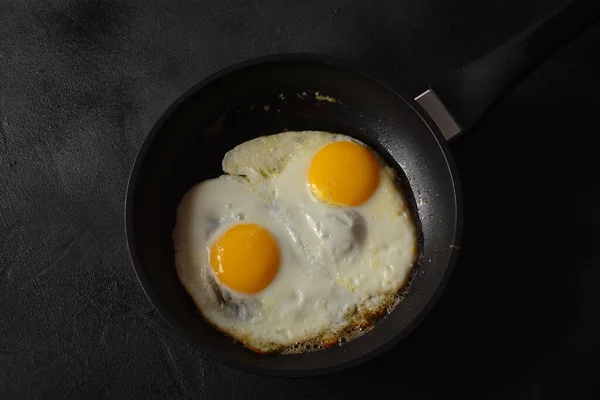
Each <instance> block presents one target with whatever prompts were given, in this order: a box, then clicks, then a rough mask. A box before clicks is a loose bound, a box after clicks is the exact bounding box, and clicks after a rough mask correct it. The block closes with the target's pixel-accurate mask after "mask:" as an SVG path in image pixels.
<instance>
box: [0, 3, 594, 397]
mask: <svg viewBox="0 0 600 400" xmlns="http://www.w3.org/2000/svg"><path fill="white" fill-rule="evenodd" d="M563 2H564V0H527V1H524V0H486V1H481V0H462V1H450V0H419V1H413V0H400V1H377V2H376V1H372V2H363V1H359V0H352V1H316V0H312V1H283V0H279V1H270V2H267V1H262V2H261V1H255V2H244V1H232V0H198V1H190V0H183V1H169V0H165V1H158V0H150V1H141V0H132V1H117V0H106V1H101V0H69V1H41V0H32V1H27V2H23V1H16V0H0V398H3V399H4V398H61V397H69V398H81V397H85V398H88V397H89V398H99V397H101V398H132V397H133V398H161V399H162V398H170V397H186V398H187V397H189V398H192V397H195V398H203V397H206V398H221V397H223V398H263V397H270V396H273V397H278V398H290V399H292V398H307V397H310V398H325V397H333V398H360V397H368V396H371V395H375V394H378V393H379V392H380V391H381V392H383V391H384V390H387V391H389V392H390V393H395V394H396V395H397V396H398V397H400V396H402V398H415V399H420V398H446V397H448V396H450V395H460V398H471V397H475V398H511V399H526V398H599V397H600V387H599V386H598V383H597V372H598V367H597V365H598V364H597V358H598V356H599V355H600V354H599V348H600V345H599V343H598V337H600V327H599V324H598V322H599V319H600V313H599V312H598V305H600V290H598V289H597V285H598V284H599V282H600V271H599V269H600V253H599V252H598V251H597V246H598V241H599V239H600V234H599V232H600V229H599V228H600V179H598V175H599V174H598V171H600V159H599V158H598V157H597V154H596V152H597V147H596V146H594V143H593V139H594V137H595V136H598V125H597V120H598V106H599V105H600V104H599V101H598V98H597V93H598V92H599V91H600V74H599V73H598V71H600V61H599V60H598V59H597V57H595V53H597V52H598V49H599V43H600V27H596V28H594V29H592V30H590V31H588V32H587V33H586V34H585V35H584V36H582V37H580V38H579V39H578V40H576V41H575V42H573V43H572V44H571V45H570V46H568V47H567V48H565V49H564V50H562V51H561V52H560V53H558V54H557V55H556V56H555V57H553V58H552V59H551V60H550V61H549V62H547V63H546V64H545V65H543V67H542V68H541V69H540V70H538V71H537V72H535V73H534V74H533V75H532V76H531V77H530V78H528V79H527V80H526V81H525V82H523V84H521V85H520V86H519V87H518V88H517V89H516V90H515V91H514V92H513V93H512V94H511V95H510V96H509V97H508V98H506V100H505V101H503V102H502V103H501V104H500V105H499V106H498V107H497V108H496V109H495V110H494V112H493V113H491V114H489V115H488V116H487V118H486V119H485V120H484V121H483V122H482V124H481V125H480V126H478V128H477V129H476V130H475V131H473V132H471V133H470V134H469V135H468V136H467V137H464V138H463V139H462V140H460V141H458V142H456V143H454V144H453V146H452V147H453V152H454V154H455V156H456V159H457V163H458V166H459V170H460V174H461V178H462V180H463V186H464V192H465V210H466V222H465V235H464V241H463V246H462V250H461V252H462V253H461V255H460V258H459V262H458V265H457V269H456V272H455V273H454V275H453V277H452V278H451V281H450V283H449V286H448V288H447V290H446V292H445V293H444V295H443V296H442V298H441V300H440V301H439V302H438V305H437V306H436V308H435V309H434V310H433V312H432V313H431V314H430V315H429V316H428V317H427V319H426V320H425V321H424V323H423V324H422V325H421V326H420V327H419V328H417V330H415V331H414V333H413V334H411V335H410V336H409V337H408V338H407V339H406V340H404V341H403V342H402V343H401V344H399V345H398V346H396V347H395V348H394V349H392V350H391V351H390V352H388V353H386V354H385V355H383V356H381V357H379V358H377V359H375V360H373V361H371V362H369V363H367V364H365V365H362V366H359V367H357V368H354V369H352V370H349V371H345V372H341V373H338V374H335V375H332V376H327V377H321V378H314V379H301V380H288V379H274V378H265V377H260V376H254V375H250V374H246V373H243V372H239V371H237V370H234V369H231V368H229V367H226V366H223V365H220V364H218V363H217V362H215V361H213V360H211V359H208V358H207V357H205V356H203V355H202V354H201V353H199V352H198V351H196V350H195V349H194V348H192V347H191V346H190V345H188V344H187V343H185V342H184V341H183V340H182V339H181V338H179V337H178V336H177V335H176V334H175V332H174V330H173V329H172V328H171V327H170V326H168V325H167V324H166V323H165V322H164V321H163V320H162V318H161V317H160V316H159V315H158V314H157V313H156V312H155V311H154V310H153V308H152V306H151V304H150V302H149V301H148V300H147V299H146V297H145V295H144V294H143V292H142V289H141V287H140V286H139V284H138V282H137V280H136V277H135V274H134V272H133V269H132V268H131V266H130V263H129V258H128V253H127V249H126V245H125V236H124V230H123V201H124V194H125V189H126V182H127V178H128V173H129V169H130V167H131V164H132V162H133V160H134V157H135V155H136V152H137V150H138V148H139V146H140V144H141V142H142V140H143V139H144V137H145V135H146V134H147V133H148V131H149V130H150V128H151V126H152V125H153V123H154V122H155V120H156V119H157V118H158V117H159V116H160V115H161V113H162V112H163V111H164V110H165V108H166V107H168V106H169V104H170V103H171V102H172V101H173V100H174V99H175V98H176V97H178V96H179V95H180V94H181V93H182V92H184V91H185V90H186V89H187V88H188V87H189V86H191V85H192V84H194V83H195V82H196V81H198V80H199V79H201V78H202V77H204V76H205V75H207V74H209V73H211V72H213V71H215V70H217V69H219V68H221V67H224V66H226V65H227V64H230V63H232V62H235V61H239V60H242V59H244V58H248V57H253V56H258V55H264V54H269V53H277V52H291V51H294V52H296V51H302V52H315V53H322V54H330V55H334V56H337V57H340V58H343V59H347V60H352V61H354V62H357V63H359V64H362V65H364V66H365V67H366V68H367V69H369V70H371V71H372V72H374V73H375V74H377V75H378V76H379V77H381V78H382V79H384V80H386V81H387V82H389V83H390V84H391V85H392V86H396V87H399V88H405V89H406V90H407V91H408V92H409V93H411V94H418V93H419V91H420V90H421V89H423V88H424V87H425V86H426V84H427V83H428V82H430V81H432V80H434V79H435V78H436V77H438V76H440V75H442V74H443V73H444V71H448V70H449V69H450V68H452V67H454V66H457V65H459V64H460V63H463V62H465V61H467V60H469V59H472V58H473V57H476V56H478V55H480V54H482V53H484V52H485V51H487V50H490V49H491V48H493V47H494V46H496V45H497V44H499V43H501V42H502V41H504V40H505V39H507V38H508V37H510V36H511V35H512V34H514V33H516V32H518V31H519V30H521V29H522V28H524V27H525V26H527V25H528V24H530V23H531V22H533V21H535V20H536V19H537V18H539V17H541V16H543V15H544V14H545V13H547V12H549V11H551V10H552V9H554V8H555V7H557V6H560V5H561V4H562V3H563ZM381 396H383V394H381Z"/></svg>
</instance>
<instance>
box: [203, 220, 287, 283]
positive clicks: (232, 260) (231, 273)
mask: <svg viewBox="0 0 600 400" xmlns="http://www.w3.org/2000/svg"><path fill="white" fill-rule="evenodd" d="M280 258H281V256H280V253H279V247H278V246H277V241H276V240H275V238H274V237H273V235H271V233H270V232H269V231H268V230H266V229H265V228H263V227H262V226H260V225H256V224H239V225H235V226H234V227H232V228H231V229H229V230H228V231H227V232H225V233H224V234H222V235H221V237H219V239H218V240H217V241H216V242H215V243H214V244H213V245H212V247H211V249H210V265H211V267H212V269H213V271H215V274H216V275H217V277H218V278H219V280H220V281H221V282H222V283H223V284H225V285H226V286H228V287H229V288H231V289H233V290H237V291H239V292H242V293H247V294H253V293H258V292H260V291H261V290H263V289H264V288H266V287H267V286H269V284H270V283H271V281H272V280H273V279H274V278H275V276H276V275H277V271H278V270H279V263H280Z"/></svg>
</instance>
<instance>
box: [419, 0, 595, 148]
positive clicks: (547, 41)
mask: <svg viewBox="0 0 600 400" xmlns="http://www.w3.org/2000/svg"><path fill="white" fill-rule="evenodd" d="M599 19H600V0H574V1H570V2H569V3H567V4H566V5H565V6H563V7H562V8H559V9H558V10H556V11H554V12H552V13H551V14H550V15H548V16H547V17H546V18H544V19H542V20H541V21H539V22H538V23H536V24H535V25H533V26H531V27H530V28H528V29H527V30H525V31H523V32H522V33H520V34H518V35H517V36H515V37H513V38H512V39H510V40H509V41H508V42H506V43H504V44H503V45H501V46H500V47H498V48H496V49H494V50H492V51H491V52H489V53H488V54H486V55H484V56H483V57H482V58H480V59H478V60H476V61H474V62H471V63H470V64H467V65H465V66H463V67H461V68H459V69H458V70H456V71H454V72H452V73H450V74H449V75H447V76H446V77H445V78H443V79H441V80H439V81H438V82H435V83H434V84H432V85H430V86H429V89H428V90H426V91H425V92H424V93H422V94H421V95H419V96H417V97H416V98H415V100H416V101H417V102H418V103H419V104H420V105H421V106H422V107H423V108H424V109H425V111H427V113H428V114H429V115H430V116H431V118H432V119H433V121H434V122H435V123H436V124H437V125H438V127H439V128H440V130H441V131H442V134H443V135H444V137H445V138H446V139H447V140H450V139H453V138H454V137H455V136H457V135H458V134H459V133H461V132H464V131H467V130H469V129H471V128H472V127H473V126H475V124H476V123H477V122H478V121H479V120H480V119H481V118H482V116H483V115H484V114H485V112H486V111H487V110H488V109H489V108H490V107H491V106H492V105H494V104H495V103H496V102H497V101H498V100H500V99H501V98H502V97H503V96H504V95H505V94H506V93H507V92H508V91H509V90H510V89H512V88H513V87H514V86H516V85H517V84H518V83H519V82H520V81H521V80H522V79H523V78H524V77H525V76H526V75H527V74H529V73H530V72H531V71H533V70H534V69H535V68H536V67H537V66H538V65H540V64H541V63H543V62H544V61H545V60H546V59H548V58H549V57H550V56H551V55H552V54H554V53H555V52H556V51H557V50H559V49H560V48H561V47H562V46H563V45H565V44H567V43H568V42H569V41H571V40H572V39H574V38H575V37H576V36H578V35H579V34H580V33H582V32H583V31H585V30H586V29H587V28H589V27H591V26H593V25H594V24H595V23H596V22H598V21H599Z"/></svg>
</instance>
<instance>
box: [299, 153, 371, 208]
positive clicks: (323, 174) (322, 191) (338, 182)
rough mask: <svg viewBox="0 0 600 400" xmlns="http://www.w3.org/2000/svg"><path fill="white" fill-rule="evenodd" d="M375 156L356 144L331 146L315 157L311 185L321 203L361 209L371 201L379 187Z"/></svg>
mask: <svg viewBox="0 0 600 400" xmlns="http://www.w3.org/2000/svg"><path fill="white" fill-rule="evenodd" d="M379 179H380V171H379V163H378V162H377V158H375V155H374V154H373V153H372V152H371V150H369V149H368V148H366V147H365V146H361V145H359V144H357V143H354V142H343V141H342V142H335V143H331V144H328V145H327V146H325V147H323V148H322V149H321V150H319V151H318V152H317V154H315V156H314V157H313V159H312V162H311V164H310V168H309V171H308V183H309V187H310V189H311V191H312V193H313V194H314V195H315V196H316V197H317V199H319V200H321V201H323V202H325V203H329V204H332V205H336V206H357V205H360V204H362V203H364V202H365V201H367V200H368V199H369V198H370V197H371V196H372V195H373V193H374V192H375V190H376V189H377V186H378V185H379Z"/></svg>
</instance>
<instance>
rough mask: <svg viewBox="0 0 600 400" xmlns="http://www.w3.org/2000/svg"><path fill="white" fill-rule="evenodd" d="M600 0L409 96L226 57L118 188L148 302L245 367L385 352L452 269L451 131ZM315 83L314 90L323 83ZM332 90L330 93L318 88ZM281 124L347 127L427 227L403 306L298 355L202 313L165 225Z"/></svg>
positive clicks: (373, 83)
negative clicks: (243, 339) (394, 179)
mask: <svg viewBox="0 0 600 400" xmlns="http://www.w3.org/2000/svg"><path fill="white" fill-rule="evenodd" d="M599 8H600V1H598V0H580V1H576V2H573V3H571V4H569V5H568V6H566V7H565V8H563V9H562V10H560V11H558V12H556V13H554V14H553V15H551V16H550V17H549V18H547V19H545V20H544V21H542V22H541V23H539V24H538V25H536V26H534V27H533V28H531V29H530V30H528V31H526V32H524V33H523V34H521V35H519V36H517V37H516V38H514V39H513V40H511V41H510V42H508V43H507V44H505V45H504V46H502V47H500V48H499V49H497V50H495V51H494V52H492V53H490V54H488V55H487V56H486V57H484V58H483V59H481V60H479V61H477V62H475V63H473V64H470V65H468V66H466V67H464V68H462V69H460V70H458V71H457V72H455V73H454V74H452V75H450V76H449V77H448V78H447V79H446V80H443V81H441V82H439V83H438V84H436V85H432V86H431V87H430V89H429V90H428V91H427V92H425V93H424V94H423V95H422V96H420V97H418V98H417V99H416V100H417V101H415V100H413V99H412V98H410V97H407V96H403V95H401V94H398V92H397V91H395V90H392V89H390V88H389V87H387V86H385V85H384V84H382V83H381V82H379V81H377V80H375V79H373V78H372V77H370V76H368V75H365V74H363V73H361V72H358V71H357V70H355V69H353V68H351V67H348V66H346V65H343V64H342V63H340V62H338V61H334V60H332V59H330V58H325V57H319V56H312V55H276V56H269V57H264V58H259V59H254V60H250V61H246V62H242V63H240V64H237V65H234V66H232V67H229V68H226V69H224V70H222V71H220V72H217V73H216V74H214V75H212V76H210V77H208V78H206V79H205V80H203V81H202V82H200V83H199V84H197V85H196V86H194V87H193V88H191V89H190V90H189V91H188V92H187V93H185V94H184V95H183V96H181V97H180V98H179V99H178V100H177V101H176V102H175V104H173V105H172V106H171V107H170V108H169V109H168V110H167V111H166V112H165V114H164V115H163V117H162V118H161V119H160V120H159V121H158V122H157V123H156V125H155V126H154V128H153V129H152V131H151V133H150V134H149V136H148V138H147V139H146V141H145V142H144V144H143V145H142V148H141V150H140V152H139V155H138V157H137V159H136V161H135V165H134V166H133V170H132V172H131V178H130V181H129V187H128V191H127V200H126V210H125V211H126V217H125V220H126V229H127V240H128V245H129V250H130V253H131V258H132V262H133V264H134V266H135V270H136V272H137V275H138V278H139V280H140V283H141V284H142V286H143V288H144V290H145V292H146V294H147V295H148V297H149V298H150V300H151V301H152V303H153V304H154V306H155V307H156V309H157V310H158V311H159V312H160V314H162V315H163V317H164V318H165V319H166V320H167V321H169V322H170V323H171V324H172V325H173V326H174V327H175V328H176V330H177V331H179V333H180V334H181V335H182V336H183V337H185V338H186V339H187V340H188V341H189V342H191V343H192V344H194V345H195V346H196V347H197V348H199V349H200V350H202V351H203V352H204V353H206V354H208V355H210V356H212V357H214V358H215V359H217V360H219V361H221V362H224V363H226V364H229V365H232V366H234V367H238V368H241V369H244V370H247V371H251V372H256V373H263V374H270V375H279V376H308V375H317V374H324V373H328V372H332V371H336V370H340V369H342V368H347V367H350V366H352V365H356V364H358V363H360V362H363V361H365V360H367V359H369V358H372V357H374V356H376V355H377V354H380V353H381V352H383V351H384V350H386V349H388V348H389V347H390V346H392V345H393V344H394V343H396V342H397V341H398V340H400V339H401V338H403V337H404V336H406V335H407V334H408V333H409V332H410V331H411V330H412V329H413V328H414V327H415V326H416V325H417V323H418V322H419V321H421V320H422V319H423V317H424V315H425V314H426V313H427V312H428V311H429V309H430V308H431V307H432V305H433V303H434V302H435V300H436V299H437V298H438V297H439V295H440V292H441V290H442V289H443V287H444V285H445V282H446V281H447V280H448V277H449V275H450V272H451V270H452V267H453V265H454V262H455V260H456V258H457V255H458V251H459V240H460V235H461V229H462V209H461V194H460V187H459V182H458V177H457V174H456V170H455V168H454V164H453V162H452V158H451V155H450V153H449V151H448V147H447V145H446V139H450V138H452V137H454V136H455V135H456V134H458V133H459V132H461V131H465V130H468V129H469V128H471V127H472V126H473V125H474V124H475V123H476V122H477V121H478V120H479V119H480V117H481V116H482V115H483V113H484V112H485V111H486V110H487V109H488V108H489V106H490V105H491V104H492V103H493V102H494V101H495V100H496V99H497V98H498V96H499V94H501V93H502V92H504V91H506V90H507V89H508V88H510V86H511V85H513V84H515V83H516V82H517V81H518V80H519V78H521V77H522V76H524V74H525V73H526V72H528V71H529V70H531V69H532V68H533V67H534V66H536V65H537V64H538V63H540V62H541V61H543V60H544V59H545V58H546V57H547V56H548V55H549V54H550V53H552V52H553V51H554V50H556V49H557V48H558V47H559V45H561V44H563V43H566V42H567V41H568V40H569V39H571V38H572V37H574V36H575V35H576V34H578V33H579V32H581V31H582V30H583V29H584V28H586V27H588V26H590V25H592V24H593V23H594V22H595V21H596V20H597V19H598V11H599ZM317 92H318V94H317ZM323 95H326V96H331V97H333V98H335V99H336V102H329V101H327V100H323V97H322V96H323ZM285 130H322V131H331V132H337V133H343V134H347V135H350V136H353V137H355V138H357V139H359V140H361V141H363V142H365V143H366V144H368V145H369V146H371V147H372V148H373V149H375V150H376V151H377V152H378V153H379V154H381V155H382V156H383V157H384V158H385V159H386V160H387V162H388V163H389V165H391V166H393V167H395V169H396V170H397V172H398V174H399V176H400V179H401V180H403V181H404V182H408V186H409V188H407V193H406V195H407V196H408V198H409V199H411V203H412V206H413V211H414V215H415V217H416V218H417V219H418V221H419V224H420V227H421V231H422V249H421V256H420V263H419V266H418V267H417V269H416V273H415V275H414V278H413V280H412V283H411V285H410V288H409V290H408V292H407V294H406V297H405V298H404V300H403V301H402V302H401V303H400V305H399V306H398V307H397V308H396V309H395V310H394V311H393V312H392V313H390V314H389V315H387V316H385V317H384V318H382V319H381V320H379V321H378V322H377V323H376V326H375V328H374V329H373V330H371V331H370V332H368V333H366V334H364V335H363V336H361V337H360V338H358V339H356V340H353V341H350V342H348V343H346V344H343V345H341V346H336V347H333V348H330V349H327V350H321V351H317V352H312V353H305V354H298V355H259V354H256V353H253V352H251V351H250V350H247V349H246V348H245V347H243V346H242V345H240V344H237V343H235V342H234V341H233V340H232V339H231V338H229V337H227V336H225V335H223V334H221V333H219V332H217V331H216V330H215V329H213V328H212V327H211V326H210V325H209V324H208V323H206V322H205V321H204V320H203V319H202V317H201V316H200V314H199V313H198V311H197V310H196V307H195V306H194V303H193V302H192V300H191V298H190V297H189V296H188V294H187V293H186V291H185V290H184V288H183V286H182V285H181V284H180V282H179V280H178V278H177V275H176V272H175V266H174V261H173V260H174V254H173V246H172V241H171V232H172V230H173V227H174V222H175V212H176V207H177V205H178V203H179V201H180V200H181V197H182V195H183V194H184V193H185V192H186V191H187V190H188V189H189V188H190V187H191V186H193V185H195V184H196V183H198V182H200V181H202V180H205V179H208V178H213V177H216V176H218V175H220V174H221V173H222V171H221V160H222V158H223V155H224V154H225V152H226V151H228V150H229V149H231V148H233V147H234V146H236V145H237V144H240V143H242V142H244V141H246V140H249V139H252V138H255V137H257V136H261V135H268V134H274V133H279V132H282V131H285Z"/></svg>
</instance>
